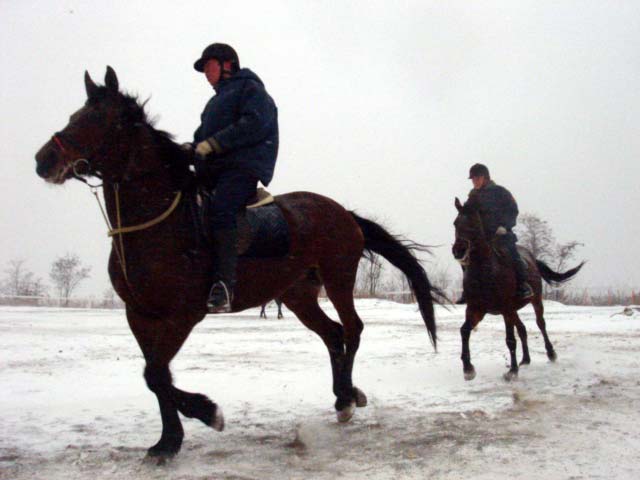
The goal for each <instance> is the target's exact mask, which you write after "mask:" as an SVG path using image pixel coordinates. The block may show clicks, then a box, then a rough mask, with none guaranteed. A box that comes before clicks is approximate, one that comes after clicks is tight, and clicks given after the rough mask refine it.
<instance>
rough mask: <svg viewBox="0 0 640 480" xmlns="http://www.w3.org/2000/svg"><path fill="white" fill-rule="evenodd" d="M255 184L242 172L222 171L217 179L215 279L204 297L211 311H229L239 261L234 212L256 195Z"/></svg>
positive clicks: (214, 238) (214, 221) (214, 234)
mask: <svg viewBox="0 0 640 480" xmlns="http://www.w3.org/2000/svg"><path fill="white" fill-rule="evenodd" d="M256 187H257V180H256V178H255V177H253V176H252V175H249V174H246V173H243V172H234V171H231V172H225V173H223V174H221V175H220V177H219V178H218V181H217V184H216V195H215V200H214V204H213V209H212V210H213V212H212V215H213V218H212V222H211V223H212V228H213V241H214V254H215V274H214V279H215V281H214V283H213V286H212V287H211V291H210V292H209V298H208V300H207V309H208V310H209V312H211V313H220V312H229V311H231V302H232V301H233V289H234V287H235V284H236V267H237V264H238V229H237V225H236V215H237V214H238V212H240V211H241V210H242V209H243V208H244V207H245V205H246V204H247V201H248V200H249V198H251V197H252V196H253V195H255V192H256Z"/></svg>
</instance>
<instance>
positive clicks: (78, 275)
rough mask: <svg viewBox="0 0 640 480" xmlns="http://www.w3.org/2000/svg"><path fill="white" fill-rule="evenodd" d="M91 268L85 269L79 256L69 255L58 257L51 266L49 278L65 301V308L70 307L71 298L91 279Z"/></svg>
mask: <svg viewBox="0 0 640 480" xmlns="http://www.w3.org/2000/svg"><path fill="white" fill-rule="evenodd" d="M90 271H91V267H83V266H82V263H81V262H80V257H78V255H76V254H75V253H74V254H71V253H67V254H66V255H64V256H63V257H58V258H57V259H56V260H55V261H54V262H53V263H52V264H51V272H50V273H49V277H50V278H51V281H52V282H53V284H54V285H55V287H56V289H57V291H58V296H59V297H60V298H63V299H64V306H65V307H66V306H68V305H69V297H71V294H72V293H73V291H74V290H75V289H76V287H77V286H78V285H79V284H80V282H81V281H82V280H84V279H85V278H89V272H90Z"/></svg>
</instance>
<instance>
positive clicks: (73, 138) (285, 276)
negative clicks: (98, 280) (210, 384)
mask: <svg viewBox="0 0 640 480" xmlns="http://www.w3.org/2000/svg"><path fill="white" fill-rule="evenodd" d="M85 88H86V92H87V101H86V103H85V104H84V106H82V107H81V108H80V109H79V110H78V111H77V112H75V113H74V114H73V115H71V117H70V120H69V123H68V124H67V126H66V127H65V128H64V129H63V130H62V131H60V132H56V133H55V134H54V135H53V137H52V138H51V139H50V140H49V141H47V143H45V144H44V145H43V146H42V148H41V149H40V150H39V151H38V153H37V154H36V164H37V165H36V171H37V173H38V175H39V176H40V177H42V178H44V179H45V180H46V181H48V182H50V183H54V184H62V183H64V182H65V181H67V180H69V179H72V178H79V179H83V180H84V177H99V178H101V179H102V182H103V194H104V201H105V204H106V211H107V216H108V219H109V220H110V222H111V224H112V225H116V226H117V227H118V228H117V229H115V230H111V232H110V235H112V236H113V243H112V250H111V256H110V259H109V267H108V268H109V276H110V278H111V282H112V284H113V286H114V288H115V290H116V291H117V293H118V295H119V296H120V297H121V298H122V299H123V300H124V302H125V304H126V315H127V321H128V323H129V326H130V328H131V330H132V332H133V335H134V336H135V338H136V340H137V342H138V344H139V346H140V349H141V350H142V353H143V355H144V358H145V362H146V366H145V369H144V378H145V380H146V383H147V386H148V387H149V389H150V390H151V391H152V392H153V393H154V394H155V395H156V397H157V400H158V404H159V408H160V416H161V418H162V434H161V436H160V439H159V441H158V442H157V443H156V444H155V445H153V446H152V447H151V448H149V450H148V455H149V456H155V457H160V459H161V460H162V459H164V458H166V457H169V456H172V455H174V454H176V453H177V452H178V451H179V450H180V447H181V445H182V440H183V437H184V433H183V428H182V423H181V420H180V417H179V416H178V412H179V413H181V414H182V415H184V416H185V417H189V418H197V419H199V420H200V421H202V422H203V423H205V424H206V425H208V426H211V427H213V428H215V429H216V430H222V428H223V426H224V419H223V416H222V411H221V409H220V407H218V405H216V404H215V403H214V402H212V401H211V400H210V399H209V398H207V397H206V396H204V395H202V394H199V393H190V392H186V391H183V390H180V389H178V388H176V387H175V386H174V385H173V381H172V377H171V372H170V370H169V362H171V360H172V359H173V358H174V356H175V355H176V354H177V353H178V351H179V350H180V347H181V346H182V345H183V343H184V341H185V340H186V339H187V337H188V336H189V334H190V332H191V330H192V329H193V327H194V326H195V325H196V324H197V323H198V322H200V321H201V320H202V319H203V318H204V317H205V314H206V313H207V312H206V307H205V304H206V298H207V293H208V290H209V286H210V285H211V280H212V268H213V258H212V252H211V250H210V249H209V248H203V247H202V245H201V244H200V243H199V242H198V238H199V237H198V235H197V234H196V233H195V232H194V230H196V228H195V225H196V223H195V222H194V217H195V216H196V215H194V208H195V207H194V205H195V196H196V187H195V186H194V182H193V174H192V172H191V171H190V170H189V166H188V164H189V161H188V160H189V159H188V158H187V154H186V152H184V151H183V150H182V149H181V148H180V147H179V145H178V144H176V143H175V142H173V141H172V140H171V137H170V135H169V134H167V133H165V132H161V131H158V130H156V129H155V128H154V127H153V125H152V124H151V123H150V122H149V120H148V119H147V115H146V114H145V112H144V108H143V106H141V105H140V104H139V103H138V101H137V100H136V98H134V97H132V96H129V95H126V94H123V93H121V92H120V91H119V86H118V78H117V76H116V73H115V71H114V70H113V69H112V68H111V67H107V73H106V75H105V85H104V86H98V85H96V84H95V83H94V82H93V80H92V79H91V77H90V76H89V74H88V73H87V72H85ZM275 204H276V205H277V206H278V207H279V208H280V210H281V211H282V214H283V216H284V218H285V220H286V223H287V225H288V229H289V238H290V244H289V251H288V255H285V256H283V257H278V258H248V257H241V259H240V261H239V264H238V286H237V289H236V295H235V298H234V301H233V311H236V312H237V311H241V310H244V309H247V308H252V307H257V306H259V305H261V304H263V303H265V302H266V301H269V300H271V299H273V298H276V297H278V298H281V299H282V301H283V302H284V304H285V305H286V306H287V308H288V309H289V310H291V311H292V312H293V313H294V314H295V315H296V316H297V317H298V319H299V320H300V321H301V322H302V323H303V324H304V325H305V326H306V327H307V328H309V329H311V330H312V331H314V332H315V333H316V334H318V335H319V336H320V338H321V339H322V341H323V342H324V343H325V345H326V347H327V349H328V351H329V356H330V362H331V370H332V376H333V392H334V394H335V396H336V401H335V409H336V412H337V417H338V420H339V421H340V422H346V421H348V420H349V419H350V418H351V416H352V415H353V412H354V407H356V406H358V407H362V406H365V405H366V403H367V399H366V396H365V394H364V393H363V392H362V391H361V390H360V389H358V388H357V387H355V386H354V385H353V382H352V369H353V363H354V359H355V356H356V352H357V350H358V346H359V344H360V334H361V332H362V329H363V323H362V321H361V319H360V317H359V316H358V313H357V312H356V310H355V307H354V299H353V287H354V283H355V280H356V271H357V268H358V262H359V260H360V258H361V257H362V256H363V254H364V253H365V252H375V253H378V254H380V255H382V256H383V257H384V258H386V259H387V260H388V261H389V262H390V263H391V264H393V265H394V266H395V267H397V268H398V269H400V270H401V271H402V272H403V273H404V274H405V275H406V276H407V278H408V281H409V283H410V285H411V288H412V290H413V292H414V294H415V297H416V299H417V302H418V305H419V309H420V313H421V315H422V318H423V320H424V323H425V325H426V327H427V331H428V333H429V336H430V338H431V341H432V343H433V345H434V347H435V346H436V322H435V318H434V308H433V301H434V300H435V299H436V298H437V293H438V290H437V289H436V288H432V286H431V284H430V283H429V279H428V277H427V274H426V272H425V270H424V269H423V267H422V266H421V265H420V263H419V261H418V260H417V257H416V252H419V251H421V250H424V249H425V247H422V246H421V245H418V244H415V243H413V242H408V241H404V240H401V239H399V238H398V237H396V236H394V235H391V234H390V233H389V232H387V231H386V230H385V229H384V228H383V227H381V226H380V225H378V224H377V223H375V222H373V221H370V220H367V219H365V218H362V217H360V216H358V215H356V214H355V213H353V212H351V211H348V210H346V209H345V208H343V207H342V206H341V205H339V204H338V203H336V202H334V201H333V200H331V199H329V198H326V197H323V196H321V195H317V194H314V193H308V192H295V193H289V194H285V195H279V196H277V197H275ZM151 219H154V221H151V222H150V220H151ZM158 219H162V221H158ZM150 224H152V225H150ZM125 226H137V231H133V232H132V231H131V229H133V227H131V229H129V230H127V229H126V228H125ZM142 227H144V228H142ZM127 232H128V233H127ZM322 286H324V287H325V289H326V292H327V296H328V298H329V299H330V300H331V302H332V303H333V305H334V307H335V309H336V311H337V313H338V316H339V318H340V323H338V322H336V321H334V320H331V319H330V318H329V317H328V316H327V315H326V314H325V313H324V312H323V311H322V309H321V308H320V306H319V305H318V293H319V291H320V288H321V287H322Z"/></svg>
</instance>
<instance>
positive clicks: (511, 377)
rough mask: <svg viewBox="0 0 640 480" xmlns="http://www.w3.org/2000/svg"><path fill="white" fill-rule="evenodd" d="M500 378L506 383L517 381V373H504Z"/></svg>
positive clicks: (511, 371)
mask: <svg viewBox="0 0 640 480" xmlns="http://www.w3.org/2000/svg"><path fill="white" fill-rule="evenodd" d="M502 378H504V379H505V380H506V381H507V382H510V381H511V380H517V379H518V371H517V370H509V371H508V372H507V373H505V374H504V375H503V376H502Z"/></svg>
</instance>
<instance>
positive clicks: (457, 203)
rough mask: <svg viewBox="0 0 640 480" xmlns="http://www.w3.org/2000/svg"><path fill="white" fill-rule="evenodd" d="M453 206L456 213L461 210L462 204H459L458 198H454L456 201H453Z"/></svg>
mask: <svg viewBox="0 0 640 480" xmlns="http://www.w3.org/2000/svg"><path fill="white" fill-rule="evenodd" d="M454 205H455V206H456V208H457V209H458V211H460V210H462V204H461V203H460V200H459V199H458V197H456V201H455V203H454Z"/></svg>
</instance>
